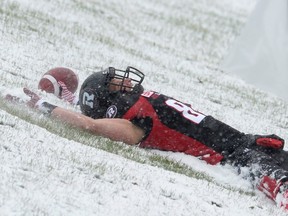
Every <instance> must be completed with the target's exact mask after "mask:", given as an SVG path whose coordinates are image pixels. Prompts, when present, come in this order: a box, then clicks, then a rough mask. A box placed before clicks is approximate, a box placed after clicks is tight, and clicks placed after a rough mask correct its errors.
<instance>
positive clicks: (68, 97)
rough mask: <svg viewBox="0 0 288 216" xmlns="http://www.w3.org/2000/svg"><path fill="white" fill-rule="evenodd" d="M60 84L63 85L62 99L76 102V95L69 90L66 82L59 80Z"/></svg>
mask: <svg viewBox="0 0 288 216" xmlns="http://www.w3.org/2000/svg"><path fill="white" fill-rule="evenodd" d="M58 84H59V85H60V87H61V94H60V99H63V100H65V101H68V102H69V103H70V104H74V100H75V97H76V96H75V95H74V94H73V93H72V92H70V91H69V90H68V88H67V86H66V84H65V83H64V82H62V81H58Z"/></svg>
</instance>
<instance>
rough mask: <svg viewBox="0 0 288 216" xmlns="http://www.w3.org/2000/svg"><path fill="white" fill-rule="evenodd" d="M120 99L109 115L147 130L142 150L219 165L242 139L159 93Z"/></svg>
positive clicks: (231, 130)
mask: <svg viewBox="0 0 288 216" xmlns="http://www.w3.org/2000/svg"><path fill="white" fill-rule="evenodd" d="M117 98H118V99H117V100H116V101H115V103H114V104H113V105H112V106H111V107H110V109H109V108H108V113H109V112H111V113H113V114H115V115H112V116H111V117H119V118H124V119H128V120H130V121H131V122H132V123H133V124H135V125H137V126H138V127H140V128H142V129H143V130H145V134H146V136H145V137H144V138H143V140H142V142H141V143H140V146H141V147H145V148H156V149H159V150H167V151H174V152H184V153H186V154H189V155H193V156H196V157H200V158H201V159H203V160H205V161H207V162H208V163H210V164H216V163H218V162H220V161H221V160H222V159H223V157H224V155H225V154H231V152H233V151H234V149H235V147H237V146H238V145H240V142H241V140H242V137H243V134H242V133H240V132H239V131H237V130H235V129H233V128H231V127H230V126H228V125H226V124H224V123H222V122H220V121H218V120H216V119H214V118H213V117H211V116H206V115H204V114H202V113H200V112H198V111H195V110H193V108H192V107H191V106H190V105H189V104H186V103H182V102H180V101H178V100H176V99H174V98H172V97H168V96H166V95H163V94H159V93H157V92H153V91H150V92H144V93H143V94H141V95H140V96H139V95H138V96H134V98H133V97H131V96H130V97H129V100H127V97H126V96H124V97H123V98H121V97H119V95H118V97H117ZM109 110H110V111H109ZM106 116H107V115H106ZM108 116H109V115H108Z"/></svg>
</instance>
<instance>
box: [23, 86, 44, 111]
mask: <svg viewBox="0 0 288 216" xmlns="http://www.w3.org/2000/svg"><path fill="white" fill-rule="evenodd" d="M23 91H24V93H25V94H26V95H28V96H29V97H30V100H29V101H28V102H27V103H26V104H27V105H28V106H29V107H31V108H38V106H39V102H40V100H41V98H40V97H39V95H37V94H36V93H34V92H32V91H31V90H29V89H28V88H23Z"/></svg>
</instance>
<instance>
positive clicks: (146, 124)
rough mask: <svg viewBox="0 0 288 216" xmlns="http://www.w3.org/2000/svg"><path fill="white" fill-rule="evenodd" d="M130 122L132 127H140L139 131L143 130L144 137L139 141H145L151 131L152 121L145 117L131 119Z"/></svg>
mask: <svg viewBox="0 0 288 216" xmlns="http://www.w3.org/2000/svg"><path fill="white" fill-rule="evenodd" d="M131 122H132V123H133V124H134V125H136V126H138V127H140V128H141V129H143V130H144V132H145V135H144V137H143V138H142V140H141V141H143V140H145V139H146V138H147V137H148V136H149V134H150V132H151V130H152V126H153V121H152V119H151V118H150V117H145V118H138V117H135V118H133V119H132V120H131Z"/></svg>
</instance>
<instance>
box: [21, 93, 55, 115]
mask: <svg viewBox="0 0 288 216" xmlns="http://www.w3.org/2000/svg"><path fill="white" fill-rule="evenodd" d="M23 91H24V93H25V94H26V95H28V96H29V97H30V98H31V99H30V100H29V101H28V102H27V103H26V104H27V105H28V106H29V107H31V108H36V109H38V110H40V111H41V112H42V113H44V114H51V112H52V111H53V110H54V109H55V108H56V107H57V106H55V105H53V104H50V103H47V102H46V101H44V100H43V99H41V98H40V97H39V95H37V94H36V93H34V92H32V91H31V90H29V89H27V88H23Z"/></svg>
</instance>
